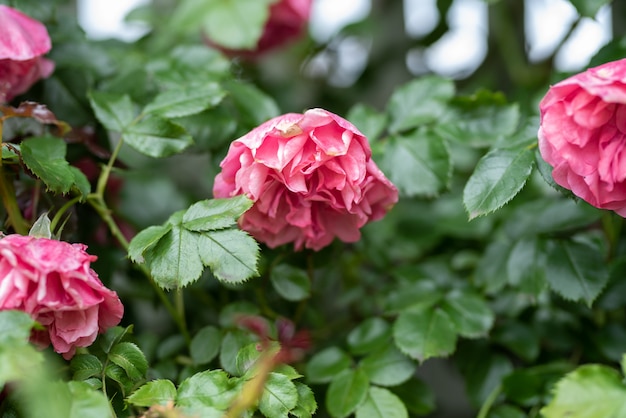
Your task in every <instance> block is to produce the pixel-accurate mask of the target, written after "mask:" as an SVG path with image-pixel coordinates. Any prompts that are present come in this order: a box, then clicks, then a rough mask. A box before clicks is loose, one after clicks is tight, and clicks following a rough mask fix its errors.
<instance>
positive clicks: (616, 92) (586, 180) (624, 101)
mask: <svg viewBox="0 0 626 418" xmlns="http://www.w3.org/2000/svg"><path fill="white" fill-rule="evenodd" d="M539 107H540V111H541V125H540V128H539V151H540V152H541V156H542V157H543V159H544V160H545V161H546V162H548V163H549V164H550V165H552V166H553V167H554V169H553V171H552V176H553V177H554V181H555V182H556V183H557V184H559V185H561V186H563V187H565V188H567V189H570V190H571V191H572V192H573V193H574V194H575V195H576V196H578V197H580V198H581V199H583V200H585V201H587V202H589V203H590V204H591V205H593V206H595V207H598V208H601V209H610V210H614V211H615V212H617V213H618V214H620V215H621V216H626V59H624V60H620V61H615V62H609V63H607V64H603V65H601V66H599V67H595V68H592V69H589V70H587V71H585V72H583V73H580V74H577V75H575V76H573V77H570V78H568V79H566V80H563V81H561V82H560V83H558V84H556V85H554V86H552V87H551V88H550V90H549V91H548V93H547V94H546V96H545V97H544V98H543V100H542V101H541V103H540V105H539Z"/></svg>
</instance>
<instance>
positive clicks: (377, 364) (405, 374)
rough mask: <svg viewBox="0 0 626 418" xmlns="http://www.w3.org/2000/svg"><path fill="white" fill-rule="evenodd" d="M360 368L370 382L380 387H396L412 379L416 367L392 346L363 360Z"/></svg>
mask: <svg viewBox="0 0 626 418" xmlns="http://www.w3.org/2000/svg"><path fill="white" fill-rule="evenodd" d="M359 367H360V368H361V369H362V370H363V371H364V372H365V374H366V375H367V377H368V378H369V380H370V382H372V383H374V384H377V385H380V386H396V385H400V384H402V383H404V382H406V381H407V380H409V379H410V378H411V376H412V375H413V374H414V373H415V368H416V365H415V363H414V362H413V361H411V360H410V359H409V358H408V357H406V356H405V355H404V354H402V353H401V352H400V351H399V350H398V349H397V348H395V347H394V346H393V345H391V344H390V345H388V346H387V347H384V348H383V349H381V350H378V351H376V352H374V353H372V354H370V355H369V356H367V357H365V358H363V360H361V362H360V363H359Z"/></svg>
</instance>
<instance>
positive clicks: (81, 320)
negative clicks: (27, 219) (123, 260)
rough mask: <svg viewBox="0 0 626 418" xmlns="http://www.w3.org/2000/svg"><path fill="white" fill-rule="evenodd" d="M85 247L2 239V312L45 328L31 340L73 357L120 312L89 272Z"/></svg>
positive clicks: (28, 238) (18, 237) (90, 258)
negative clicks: (19, 313)
mask: <svg viewBox="0 0 626 418" xmlns="http://www.w3.org/2000/svg"><path fill="white" fill-rule="evenodd" d="M85 249H86V246H85V245H83V244H69V243H67V242H62V241H56V240H52V239H47V238H36V237H32V236H22V235H17V234H13V235H7V236H6V237H4V238H2V239H0V310H7V309H17V310H21V311H24V312H26V313H28V314H29V315H31V317H32V318H33V319H35V320H37V321H38V322H39V323H41V324H42V325H44V326H45V327H46V328H47V330H46V331H45V332H37V333H36V334H35V335H34V339H35V340H36V341H37V342H38V343H41V344H43V345H47V344H49V343H50V342H51V343H52V346H53V347H54V350H55V351H56V352H57V353H61V354H62V355H63V357H64V358H66V359H69V358H71V357H72V356H73V355H74V353H75V351H76V348H77V347H87V346H89V345H91V343H93V341H94V340H95V339H96V337H97V335H98V333H102V332H104V331H105V330H106V329H108V328H110V327H113V326H115V325H117V324H118V323H119V322H120V320H121V318H122V315H123V312H124V307H123V305H122V303H121V302H120V300H119V298H118V297H117V294H116V293H115V292H114V291H112V290H109V289H107V288H106V287H104V286H103V284H102V282H101V281H100V279H99V278H98V275H97V274H96V273H95V272H94V271H93V270H92V269H91V268H90V263H91V262H92V261H94V260H95V259H96V258H97V257H96V256H93V255H89V254H88V253H87V252H86V251H85Z"/></svg>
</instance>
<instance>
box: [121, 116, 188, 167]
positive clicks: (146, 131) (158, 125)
mask: <svg viewBox="0 0 626 418" xmlns="http://www.w3.org/2000/svg"><path fill="white" fill-rule="evenodd" d="M122 136H123V137H124V141H125V142H126V143H127V144H128V145H130V146H131V147H133V148H134V149H136V150H137V151H139V152H140V153H142V154H144V155H147V156H149V157H154V158H161V157H169V156H171V155H174V154H178V153H179V152H181V151H183V150H184V149H185V148H187V147H188V146H190V145H191V144H193V139H192V138H191V136H189V135H188V134H187V132H186V131H185V129H184V128H183V127H182V126H180V125H177V124H175V123H174V122H171V121H169V120H167V119H163V118H161V117H159V116H150V115H148V116H146V117H145V118H143V119H141V120H140V121H139V122H137V123H135V124H132V125H130V126H128V127H127V128H125V129H124V131H123V132H122Z"/></svg>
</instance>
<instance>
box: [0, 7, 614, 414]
mask: <svg viewBox="0 0 626 418" xmlns="http://www.w3.org/2000/svg"><path fill="white" fill-rule="evenodd" d="M44 3H45V4H44ZM272 3H273V2H272V1H269V0H268V1H265V0H264V1H251V0H236V1H219V0H212V1H206V2H198V1H192V0H186V1H182V2H175V1H167V0H162V1H154V2H153V3H152V4H150V5H149V6H145V7H142V8H140V9H137V10H135V11H134V12H132V13H131V15H130V17H129V19H130V20H142V21H144V23H145V24H147V25H148V27H149V32H148V33H147V34H146V35H145V36H143V37H141V38H140V39H138V40H137V41H135V42H131V43H124V42H121V41H115V40H105V41H96V40H90V39H87V38H86V37H85V35H84V33H83V32H82V30H81V29H79V27H78V25H77V24H76V22H75V18H76V16H75V15H74V9H73V6H75V5H74V2H71V1H65V0H55V1H50V2H40V1H34V0H32V1H31V0H23V1H6V0H0V4H10V5H12V6H14V7H16V8H19V9H21V10H23V11H24V12H26V13H28V14H29V15H31V16H33V17H35V18H37V19H41V20H42V21H43V22H44V23H45V24H46V26H47V27H48V30H49V32H50V35H51V37H52V41H53V48H52V50H51V52H50V54H49V58H50V59H52V60H53V61H54V62H55V65H56V69H55V72H54V73H53V75H52V76H51V77H50V78H48V79H45V80H42V81H40V82H39V83H38V84H37V85H35V86H34V87H33V88H32V89H31V90H30V91H29V92H28V93H26V94H25V95H23V96H21V97H19V98H18V99H16V100H14V101H12V102H11V103H10V104H6V105H0V133H2V138H3V144H2V155H1V157H2V160H1V161H2V165H1V167H0V194H1V197H2V201H3V206H2V208H1V211H2V219H3V220H4V226H3V231H4V232H5V233H19V234H28V231H29V229H30V228H31V227H32V226H33V225H35V227H34V229H33V231H34V232H33V233H40V232H38V231H41V230H43V229H45V230H47V231H48V232H49V233H51V236H54V237H61V239H63V240H67V241H71V242H82V243H85V244H87V245H88V246H89V252H90V253H91V254H95V255H97V256H98V261H97V262H94V263H93V264H92V267H93V268H94V270H96V271H97V272H98V274H99V276H100V278H101V280H102V281H103V282H104V283H105V284H106V285H107V286H108V287H109V288H111V289H114V290H116V291H117V293H118V294H119V296H120V298H121V299H122V301H123V303H124V306H125V309H126V311H125V316H124V319H123V322H122V326H118V327H114V328H111V329H109V330H108V331H107V332H105V333H103V334H101V335H100V336H99V337H98V339H97V340H96V342H95V343H94V344H93V345H91V346H90V347H86V348H81V349H79V350H78V352H77V354H76V355H75V356H74V357H73V358H72V359H71V361H69V362H66V361H64V360H62V359H61V358H60V357H59V356H58V355H56V354H54V353H53V352H52V350H50V349H48V350H45V351H41V350H38V349H36V348H35V346H34V345H33V344H31V343H29V336H30V335H35V333H36V332H37V330H40V327H41V325H39V324H36V323H34V322H33V321H32V320H31V319H30V318H29V317H28V316H26V315H24V314H22V313H20V312H16V311H10V310H8V311H2V312H0V388H1V389H2V392H1V394H0V416H1V417H15V416H48V417H57V416H58V417H74V416H76V417H78V416H81V417H82V416H87V417H91V416H93V417H96V416H97V417H105V416H116V417H146V418H148V417H160V416H162V417H165V416H168V417H185V416H202V417H229V418H234V417H239V416H243V417H252V416H266V417H270V418H274V417H276V418H278V417H288V416H294V417H298V418H305V417H311V416H321V417H325V416H330V417H332V418H343V417H348V416H356V417H357V418H370V417H381V418H382V417H385V418H396V417H397V418H405V417H416V416H429V415H432V414H433V413H436V411H440V412H441V414H442V415H438V416H461V415H454V412H449V410H447V409H446V407H447V405H450V404H452V403H460V404H462V405H464V406H465V409H466V411H463V412H461V413H466V414H467V416H475V415H476V414H478V416H479V417H480V418H487V417H490V418H498V417H514V418H516V417H524V416H530V417H538V416H545V417H546V418H557V417H565V416H568V417H590V418H594V417H616V418H617V417H621V416H623V415H624V414H626V412H624V411H626V406H625V404H626V387H625V386H624V382H623V376H622V374H623V371H620V370H621V369H620V365H621V367H622V369H623V368H624V367H625V366H624V364H626V361H625V360H624V358H623V354H624V347H625V346H626V331H624V327H623V323H624V309H623V308H624V305H625V304H626V297H624V294H626V279H625V277H626V275H625V274H624V273H625V272H626V257H625V255H626V236H625V235H624V233H623V229H622V224H623V218H622V217H620V216H618V215H616V214H614V213H613V212H610V211H602V210H599V209H596V208H594V207H591V206H590V205H588V204H586V203H585V202H583V201H580V200H578V199H576V198H575V197H572V195H571V193H569V191H565V190H563V189H562V188H560V187H558V186H556V184H555V183H554V181H553V180H552V178H551V174H550V171H551V167H549V166H546V163H545V162H544V161H543V160H542V159H541V157H540V155H539V153H538V150H537V130H538V127H539V118H538V110H537V108H536V101H537V98H539V97H541V96H542V95H543V94H545V92H546V90H547V88H548V86H549V84H550V82H554V81H555V80H558V79H562V78H563V75H562V74H558V72H557V71H556V70H555V68H554V65H553V63H554V54H556V52H557V51H555V52H554V54H553V56H551V57H550V58H548V59H547V60H545V61H542V62H539V63H530V64H529V63H526V64H524V66H523V67H519V68H512V63H514V62H515V54H516V53H519V52H520V48H521V53H522V54H523V53H525V52H524V42H523V39H522V40H519V39H517V41H521V42H517V43H515V42H513V43H512V44H510V45H508V49H507V47H504V46H502V45H501V44H498V43H495V40H498V39H500V40H501V41H502V42H504V43H506V42H509V43H510V42H511V39H512V38H511V36H513V35H515V34H514V33H512V32H515V29H519V26H520V25H522V26H523V22H522V20H520V19H522V16H523V13H522V14H520V13H519V10H518V9H517V5H518V4H520V2H517V1H515V0H500V1H490V2H488V3H489V6H488V7H489V10H490V13H491V16H494V17H490V18H491V19H493V20H497V19H502V20H501V21H499V22H500V24H495V23H494V22H493V21H492V22H491V24H492V26H493V28H491V27H490V35H489V36H490V37H491V38H490V41H494V43H493V44H490V50H489V53H488V56H487V58H486V59H485V61H484V62H483V63H482V64H481V66H480V67H479V68H477V69H476V71H475V72H473V73H472V74H471V75H468V76H467V77H465V78H462V79H457V80H453V79H452V78H447V77H443V76H440V75H436V74H426V75H420V76H415V75H412V74H409V73H408V71H407V70H406V67H405V57H406V54H407V52H408V51H409V50H411V49H414V48H418V49H419V48H426V47H429V46H431V45H432V44H434V43H435V42H436V41H437V40H439V39H441V37H442V36H443V35H444V34H445V33H446V30H447V27H446V26H447V23H445V19H442V20H441V21H440V22H439V24H438V25H437V26H436V27H435V28H434V29H433V30H432V32H431V33H429V34H426V35H424V36H422V37H420V38H419V39H411V38H410V37H408V36H407V35H406V34H404V33H400V34H398V32H397V28H398V27H399V26H402V20H401V19H402V8H401V6H402V2H385V1H380V2H377V1H374V2H373V4H372V11H371V12H370V15H369V16H368V17H366V18H364V20H363V21H362V22H358V23H355V24H353V25H350V26H347V27H346V28H344V29H343V30H342V31H341V32H340V33H338V34H335V35H334V36H333V37H332V38H331V39H330V40H329V41H328V42H325V43H323V42H316V41H315V40H313V39H308V38H307V39H302V40H301V41H300V42H299V43H296V44H293V45H291V46H290V47H288V48H286V49H284V50H281V51H274V52H272V53H271V54H270V55H269V56H266V57H260V58H256V59H255V60H251V61H248V60H246V59H244V58H230V57H227V56H226V55H224V54H222V53H220V52H219V51H218V50H216V49H213V48H211V47H209V46H207V45H205V44H203V42H202V38H201V36H200V35H199V31H200V30H205V31H208V32H209V33H210V34H211V36H212V37H214V38H215V39H220V40H221V41H223V42H224V43H226V44H227V45H229V46H230V47H232V48H240V47H244V48H247V47H250V46H252V45H254V44H255V42H256V41H257V40H258V38H259V36H260V35H261V30H262V24H263V22H264V21H265V20H266V19H267V14H268V10H269V7H270V6H271V4H272ZM451 3H452V2H451V1H438V2H437V5H438V8H439V10H440V12H441V13H442V16H445V13H446V11H447V10H448V9H449V8H450V4H451ZM608 3H610V2H608V1H597V0H596V1H591V0H590V1H582V0H578V1H574V0H571V4H572V5H573V6H574V7H575V8H576V10H578V11H579V13H580V14H581V15H583V16H595V14H596V13H597V11H598V10H599V8H600V7H602V6H603V5H606V4H608ZM615 3H617V2H615ZM237 7H244V8H251V9H250V10H251V11H250V12H249V13H246V14H245V15H239V14H238V9H237ZM615 7H616V8H618V7H620V6H619V5H617V4H615ZM239 18H241V19H243V21H240V20H238V19H239ZM507 23H508V25H507ZM377 25H379V26H377ZM503 25H504V27H503ZM624 29H626V27H624V26H620V25H618V24H616V25H615V27H614V40H613V41H612V42H611V43H610V44H609V45H607V46H606V47H605V49H603V50H601V51H600V52H599V53H598V55H597V56H596V57H595V58H594V60H595V61H596V62H597V63H600V62H604V61H607V60H608V59H609V58H611V59H613V58H615V57H618V56H623V54H624V53H626V49H625V47H624V45H626V42H625V40H626V38H624V36H625V34H624V33H622V32H620V30H622V31H623V30H624ZM492 32H493V33H492ZM349 38H350V39H366V40H367V39H369V40H372V49H371V51H370V55H369V57H368V61H367V65H365V66H364V68H363V69H362V71H361V73H360V76H359V77H357V78H356V80H354V82H353V84H352V85H350V86H347V87H337V86H336V85H334V84H333V72H332V71H331V70H328V72H327V74H326V77H327V78H326V79H321V78H318V79H316V78H314V77H313V76H311V75H310V74H309V75H307V74H308V72H307V71H306V70H302V71H299V69H301V68H304V69H306V68H309V69H310V68H311V66H312V65H313V64H312V63H313V62H314V60H315V59H316V58H319V57H320V56H328V54H330V55H331V56H332V52H333V48H336V45H338V44H340V43H341V42H344V41H345V39H349ZM387 38H389V39H387ZM513 39H514V40H515V38H513ZM520 45H521V46H520ZM335 52H336V51H335ZM324 54H327V55H324ZM498 54H499V55H501V58H498ZM620 54H621V55H620ZM502 60H505V61H506V62H503V61H502ZM331 61H332V60H331ZM333 65H335V66H337V65H338V64H337V62H331V63H330V64H329V65H328V67H329V68H332V67H333ZM392 68H395V69H397V70H398V74H400V75H399V76H398V78H397V79H393V77H392V76H388V75H387V74H395V73H394V72H393V71H392ZM524 71H526V72H525V73H524V74H525V75H523V76H521V75H520V74H521V73H523V72H524ZM309 72H310V71H309ZM390 83H391V84H392V85H391V86H390ZM22 99H23V100H24V102H22ZM26 100H28V101H26ZM38 106H40V107H38ZM303 107H307V108H314V107H322V108H327V109H330V110H331V111H333V112H336V113H338V114H342V115H345V117H346V118H347V119H348V120H350V121H351V122H352V123H354V124H355V126H356V127H357V128H358V129H359V130H360V131H361V132H363V133H364V134H365V135H367V136H368V139H369V141H370V145H371V147H372V149H373V159H374V160H375V161H376V162H377V163H378V165H379V167H380V169H381V170H382V171H383V172H384V173H385V174H386V175H387V177H388V178H389V179H390V180H391V181H392V182H393V183H394V184H395V185H396V186H397V188H398V190H399V192H400V200H399V202H398V203H397V204H396V206H395V207H394V208H393V209H392V210H391V211H390V212H389V213H388V214H387V215H386V217H385V218H384V219H382V220H380V221H378V222H374V223H371V224H368V225H367V226H365V227H364V228H363V229H362V238H361V240H360V241H358V242H356V243H353V244H346V243H343V242H340V241H339V240H335V241H334V242H333V243H332V244H331V245H330V246H328V247H326V248H324V249H322V250H321V251H318V252H313V251H303V252H294V251H293V250H292V248H291V247H290V246H282V247H278V248H273V249H272V248H268V247H267V246H264V245H263V244H260V243H257V242H256V241H255V240H254V239H253V238H252V237H251V236H250V235H248V234H247V233H246V232H245V231H242V230H241V229H240V228H239V226H238V223H237V220H238V219H239V218H240V217H241V216H242V215H243V214H244V213H246V211H247V210H248V209H250V207H251V206H252V204H253V202H252V201H251V200H250V199H249V198H247V197H245V196H235V197H231V198H226V199H214V198H212V193H211V188H212V182H213V179H214V177H215V175H216V174H217V173H218V172H219V162H220V161H221V159H222V158H223V157H224V156H225V155H226V152H227V149H228V147H229V145H230V143H231V141H233V140H234V139H236V138H238V137H239V136H241V135H243V134H245V133H246V132H248V131H250V130H251V129H253V128H254V127H256V126H258V125H259V124H260V123H262V122H264V121H266V120H267V119H269V118H271V117H274V116H277V115H278V114H280V113H287V112H291V111H295V112H300V111H302V108H303ZM37 109H38V111H36V110H37ZM87 166H88V167H90V168H88V169H85V167H87ZM44 213H47V214H49V217H50V219H51V220H50V224H49V225H48V224H47V223H46V224H45V225H43V226H42V224H40V223H36V221H37V219H43V220H41V221H39V222H45V219H47V218H46V217H43V218H40V215H42V214H44ZM42 228H43V229H42ZM0 280H1V279H0ZM0 298H2V286H0ZM439 369H443V370H444V371H443V372H441V374H440V375H439V374H438V372H437V370H439ZM435 375H436V376H435ZM436 379H443V380H444V381H445V384H446V385H448V384H450V385H451V386H454V383H458V382H459V381H461V383H462V385H463V388H464V392H463V393H461V394H455V393H448V391H446V390H443V391H441V390H440V389H438V387H437V385H436V384H435V383H433V382H434V381H435V380H436ZM459 399H460V400H459ZM448 413H449V414H450V415H444V414H448ZM540 414H541V415H540Z"/></svg>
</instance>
